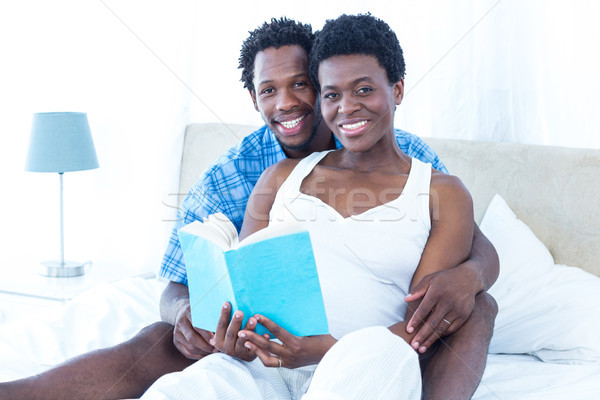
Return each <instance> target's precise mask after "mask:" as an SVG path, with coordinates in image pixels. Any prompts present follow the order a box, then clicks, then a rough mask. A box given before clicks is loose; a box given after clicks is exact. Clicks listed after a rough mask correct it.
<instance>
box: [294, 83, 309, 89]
mask: <svg viewBox="0 0 600 400" xmlns="http://www.w3.org/2000/svg"><path fill="white" fill-rule="evenodd" d="M304 86H306V82H296V83H294V87H295V88H300V87H304Z"/></svg>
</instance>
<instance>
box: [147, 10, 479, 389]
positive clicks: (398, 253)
mask: <svg viewBox="0 0 600 400" xmlns="http://www.w3.org/2000/svg"><path fill="white" fill-rule="evenodd" d="M310 68H311V76H312V78H313V80H314V81H315V84H316V86H317V87H320V96H321V110H322V114H323V118H324V120H325V122H326V123H327V125H328V126H329V128H330V129H331V130H332V131H333V133H334V134H335V136H336V137H337V139H338V140H339V141H340V142H341V143H342V144H343V146H344V147H343V148H342V149H339V150H335V151H327V152H322V153H314V154H312V155H310V156H309V157H307V158H305V159H303V160H293V159H286V160H283V161H281V162H279V163H277V164H275V165H274V166H272V167H271V168H269V169H268V170H266V171H265V172H264V173H263V175H262V176H261V178H260V180H259V182H258V183H257V185H256V187H255V189H254V191H253V194H252V196H251V197H250V200H249V202H248V206H247V209H246V215H245V217H244V224H243V227H242V231H241V234H240V236H241V237H245V236H248V235H249V234H251V233H253V232H256V231H258V230H260V229H263V228H265V227H266V226H267V225H269V224H276V223H285V222H286V221H288V220H294V221H301V222H302V223H303V224H304V226H305V227H306V229H308V230H309V232H310V234H311V239H312V242H313V250H314V253H315V259H316V261H317V268H318V272H319V279H320V282H321V287H322V292H323V299H324V303H325V307H326V311H327V317H328V321H329V326H330V335H322V336H314V337H302V338H301V337H295V336H293V335H291V334H289V333H288V332H286V331H284V330H283V329H281V328H280V327H278V326H277V325H276V323H275V322H274V321H270V320H268V319H267V318H266V317H264V316H260V315H257V316H254V317H253V318H251V319H250V321H249V324H250V326H255V324H256V323H257V322H260V323H262V324H263V325H265V326H266V327H267V328H268V329H269V330H270V331H271V332H272V333H273V334H274V335H275V336H276V337H277V338H278V339H279V341H271V340H269V339H268V338H265V337H262V336H260V335H257V334H255V333H254V332H253V331H252V330H251V329H245V330H241V331H239V333H238V336H239V338H240V339H241V340H238V341H237V343H235V346H245V347H246V349H247V354H246V355H247V357H242V358H244V359H246V360H248V361H250V362H248V361H240V360H238V359H234V358H231V357H229V358H227V357H228V356H226V355H224V354H219V355H211V356H208V357H206V358H204V359H203V360H202V361H200V362H198V363H196V364H194V365H193V366H192V367H190V368H188V369H187V370H186V371H184V372H183V375H184V378H183V379H182V380H179V381H177V382H175V381H172V382H171V383H167V386H169V385H170V386H172V387H175V386H178V387H179V388H181V387H186V385H185V382H192V381H194V382H195V384H196V386H197V387H198V388H200V389H199V392H198V393H199V394H204V395H206V394H207V393H208V392H210V393H213V396H214V397H218V398H221V397H223V396H225V395H224V393H228V394H229V395H231V396H232V397H236V396H235V393H238V394H239V393H244V395H246V396H247V397H251V396H256V397H258V398H260V397H261V396H262V397H265V398H275V397H277V398H290V397H291V398H296V397H299V396H300V395H302V394H303V393H304V392H305V391H306V390H307V388H308V392H307V395H306V398H311V396H314V397H315V398H322V397H323V396H330V397H336V396H337V398H340V397H341V398H350V397H353V398H361V396H364V393H363V392H361V391H360V390H363V391H364V390H365V388H368V393H370V395H369V397H370V398H373V396H374V395H375V393H378V395H377V396H379V398H386V397H387V398H392V397H389V396H393V398H397V397H398V396H399V395H403V396H404V397H406V398H418V397H419V396H420V383H419V382H418V373H416V374H415V373H414V370H415V368H416V369H417V370H418V363H417V361H416V353H415V352H414V351H413V350H412V349H411V348H410V347H409V345H408V344H407V343H404V342H403V341H402V340H401V339H399V338H398V337H401V338H402V339H404V341H406V342H410V337H409V335H408V334H407V333H406V329H405V322H400V323H398V322H397V321H404V320H406V321H408V317H409V316H408V315H406V313H407V307H406V303H405V301H404V297H405V296H406V295H407V294H408V293H410V288H411V286H412V285H414V284H415V283H416V282H419V281H420V280H421V279H422V278H423V277H424V276H425V275H427V274H430V273H433V272H436V271H439V270H440V269H445V268H451V267H453V266H455V265H457V264H459V263H460V262H462V261H463V260H464V259H466V258H467V257H468V255H469V253H470V248H471V243H472V237H473V207H472V201H471V198H470V195H469V193H468V192H467V190H466V189H465V188H464V186H463V185H462V183H461V182H460V181H459V179H458V178H456V177H453V176H449V175H446V174H443V173H440V172H439V171H436V170H432V168H431V166H430V165H429V164H423V163H422V162H420V161H418V160H416V159H411V158H410V157H408V156H407V155H406V154H404V153H403V152H402V151H401V150H400V148H399V147H398V145H397V143H396V140H395V136H394V127H393V118H394V110H395V108H396V106H398V105H400V103H401V102H402V97H403V94H404V82H403V76H404V60H403V57H402V50H401V48H400V45H399V44H398V40H397V38H396V35H395V34H394V33H393V31H391V30H390V28H389V26H387V24H385V23H384V22H383V21H381V20H378V19H376V18H374V17H371V16H370V15H359V16H346V15H344V16H341V17H339V18H338V19H336V20H334V21H328V22H327V23H326V24H325V26H324V27H323V29H322V31H321V32H319V33H318V34H317V39H316V41H315V44H314V47H313V51H312V54H311V65H310ZM426 244H427V248H426V249H425V245H426ZM424 249H425V250H424ZM358 294H360V296H359V295H358ZM236 317H239V314H238V315H236ZM234 319H235V318H234ZM369 327H379V329H378V330H377V331H376V333H375V334H372V332H373V330H369ZM381 327H387V328H389V329H383V328H381ZM363 328H368V329H367V330H364V329H363ZM356 332H367V333H366V334H364V335H363V336H359V335H356ZM218 336H219V335H218V334H217V337H216V338H215V340H216V342H217V343H216V344H215V346H216V347H217V348H222V344H223V343H222V342H223V340H224V339H223V338H222V337H221V338H219V337H218ZM338 340H339V342H338ZM229 343H231V341H229ZM381 343H389V345H390V346H392V347H393V349H394V353H390V354H394V356H393V357H391V358H390V357H388V359H386V358H385V357H384V358H379V359H378V360H377V361H374V359H369V358H368V356H367V355H370V353H376V352H377V351H379V354H380V355H381V354H383V353H385V352H386V351H389V349H391V348H392V347H386V346H387V345H386V346H383V347H381V348H379V350H377V351H375V350H374V349H375V347H376V344H381ZM232 351H233V350H232ZM403 351H404V352H405V353H406V354H408V353H412V356H411V355H410V354H408V355H407V356H406V357H408V358H406V357H405V355H404V353H402V352H403ZM407 352H408V353H407ZM235 353H236V354H240V352H239V351H235ZM348 354H351V356H352V357H354V358H350V359H348V358H347V355H348ZM256 356H257V357H258V359H259V360H260V362H261V363H262V364H263V365H264V366H266V367H285V368H264V367H263V365H260V363H259V362H258V360H254V361H251V360H252V359H253V358H254V357H256ZM399 358H402V360H403V361H402V362H401V360H399ZM382 360H383V361H382ZM405 360H408V361H406V362H405ZM369 363H372V364H374V365H373V367H371V368H369ZM315 364H318V365H319V366H318V368H317V369H316V372H314V369H315V367H314V365H315ZM401 365H404V369H403V367H401ZM305 366H309V367H308V368H299V369H293V368H297V367H305ZM377 367H380V368H377ZM313 372H314V373H315V376H314V379H313V380H312V383H311V377H312V374H313ZM194 373H195V374H196V375H194ZM186 374H187V376H188V378H189V379H186V378H185V375H186ZM390 374H391V375H390ZM407 376H411V377H416V378H414V379H413V378H411V379H412V380H411V379H409V380H405V381H403V383H402V384H395V382H397V381H396V380H398V379H399V380H402V379H404V378H406V377H407ZM225 377H227V378H225ZM219 379H221V380H225V381H226V382H223V384H224V385H225V386H226V387H224V386H221V383H219V382H217V381H219ZM415 379H417V381H415ZM162 381H163V382H164V381H165V380H164V379H162ZM159 382H160V381H159ZM390 382H391V383H390ZM244 385H245V386H244ZM249 385H250V386H249ZM157 386H160V385H157ZM309 386H310V387H309ZM242 387H245V388H246V389H243V390H244V391H245V392H239V390H241V389H240V388H242ZM390 387H391V388H392V389H390ZM188 388H189V387H188ZM282 388H283V389H282ZM280 389H281V391H280ZM286 390H287V393H288V394H291V395H289V396H288V397H286V395H285V393H286ZM389 390H392V391H389ZM159 391H160V389H159ZM178 392H180V393H182V391H181V390H178ZM250 392H252V395H250V394H249V393H250ZM152 393H153V389H152V388H151V390H150V393H149V394H148V397H145V398H154V397H152ZM154 393H156V391H154ZM360 393H363V394H360ZM189 394H190V395H192V394H191V393H189ZM377 396H376V397H377ZM157 397H160V396H157ZM177 398H183V397H177ZM227 398H229V397H227Z"/></svg>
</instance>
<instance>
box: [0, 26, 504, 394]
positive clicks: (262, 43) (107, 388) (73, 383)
mask: <svg viewBox="0 0 600 400" xmlns="http://www.w3.org/2000/svg"><path fill="white" fill-rule="evenodd" d="M312 41H313V35H312V30H311V27H310V26H309V25H302V24H299V23H296V22H294V21H291V20H288V19H281V20H275V19H273V20H272V21H271V22H270V23H265V24H264V25H263V26H261V27H260V28H258V29H256V30H255V31H253V32H251V33H250V37H249V38H248V39H247V40H246V41H245V42H244V45H243V48H242V52H241V57H240V68H242V81H243V83H244V87H245V88H247V89H248V90H249V93H250V96H251V99H252V101H253V103H254V107H255V109H256V110H257V111H258V112H260V113H261V116H262V117H263V120H264V121H265V124H266V125H265V126H263V127H262V128H260V129H259V130H257V131H256V132H254V133H252V134H251V135H249V136H248V137H246V138H245V139H244V140H243V141H242V142H241V143H240V144H239V145H238V146H236V147H234V148H233V149H231V150H230V151H228V152H227V153H226V154H225V157H221V158H220V161H218V162H217V163H216V164H214V165H213V166H212V167H211V168H209V169H208V170H207V172H206V173H205V175H204V176H203V177H202V178H200V180H199V181H198V182H197V183H196V185H195V186H194V187H193V188H192V190H191V191H190V194H189V195H188V197H187V198H186V200H185V201H184V203H183V205H182V209H181V211H180V214H181V217H182V221H181V224H186V223H189V222H191V221H192V220H195V219H201V218H203V217H205V216H207V215H209V214H211V213H215V212H223V213H225V214H226V215H227V216H228V218H229V219H230V220H232V221H233V222H234V224H235V225H236V227H237V228H238V230H239V229H240V227H241V223H242V219H243V215H244V212H245V208H246V203H247V201H248V197H249V195H250V192H251V191H252V188H253V187H254V185H255V184H256V181H257V180H258V177H259V176H260V174H261V173H262V171H264V169H266V168H267V167H268V166H270V165H272V164H274V163H275V162H277V161H279V160H281V159H283V158H285V157H290V158H302V157H304V156H306V155H308V154H310V153H312V152H313V151H321V150H325V149H329V148H333V147H336V146H338V145H339V144H338V143H337V142H336V141H335V139H334V137H333V135H332V134H331V132H330V131H329V129H327V127H326V125H325V124H324V123H322V121H321V118H320V114H319V105H318V101H317V93H316V91H315V89H314V87H313V86H312V83H311V81H310V79H309V75H308V54H309V53H310V49H311V46H312ZM397 140H398V143H399V145H400V147H401V148H402V149H403V151H405V152H406V153H407V154H408V155H409V156H413V157H416V158H420V159H423V160H426V161H429V162H432V164H433V165H434V167H435V168H437V169H440V170H442V171H445V167H444V166H443V164H441V163H440V162H439V160H438V159H437V156H436V155H435V153H433V151H432V150H431V149H429V148H428V147H427V145H426V144H424V143H423V142H422V141H421V140H420V139H418V138H417V137H415V136H413V135H410V134H408V133H406V132H402V131H398V132H397ZM475 232H476V233H475V235H474V239H473V240H474V243H473V250H472V253H471V257H470V259H469V260H467V261H466V262H464V263H462V264H460V265H459V266H457V267H455V268H453V269H451V270H449V271H444V272H440V273H436V274H433V275H431V276H427V277H425V278H424V279H423V281H422V282H420V283H419V284H418V285H417V286H416V287H415V290H414V293H412V294H411V295H410V296H408V298H407V300H408V301H417V300H421V303H420V306H419V308H417V310H416V311H415V313H414V315H413V317H412V318H411V321H409V323H408V328H407V330H408V331H409V332H413V330H418V332H417V333H416V335H415V337H414V340H413V342H412V346H413V348H415V349H416V350H418V351H419V352H420V353H425V352H426V350H427V349H428V348H429V347H430V346H431V345H432V344H433V342H435V341H436V340H437V338H438V337H440V336H445V337H444V339H443V342H442V344H441V345H440V346H438V349H437V351H436V352H435V354H433V355H432V356H431V357H429V358H428V360H427V363H426V364H424V376H423V379H424V396H425V398H444V399H450V398H457V399H458V398H469V397H470V396H471V395H472V393H473V392H474V390H475V389H476V387H477V384H478V382H479V380H480V378H481V374H482V372H483V368H484V366H485V359H486V354H487V346H488V344H489V340H490V338H491V334H492V328H493V320H494V317H495V312H496V309H495V303H494V301H493V299H491V297H490V296H489V295H487V294H486V293H485V292H484V291H485V290H486V289H487V288H489V287H490V286H491V285H492V283H493V282H494V281H495V279H496V277H497V274H498V261H497V256H496V254H495V251H494V249H493V247H492V246H491V244H490V243H489V242H488V241H487V239H485V237H484V236H483V235H482V234H481V232H480V231H479V230H478V229H477V228H476V229H475ZM161 276H163V277H165V278H167V279H169V280H170V281H171V282H170V283H169V284H168V286H167V288H166V289H165V291H164V293H163V295H162V298H161V304H160V310H161V316H162V319H163V321H165V322H166V323H157V324H154V325H151V326H149V327H147V328H145V329H143V330H142V331H141V332H140V333H139V334H138V335H136V336H135V337H134V338H133V339H131V340H130V341H128V342H125V343H123V344H120V345H117V346H115V347H112V348H108V349H103V350H98V351H96V352H92V353H88V354H86V355H83V356H81V357H78V358H75V359H73V360H69V361H67V362H66V363H65V364H63V365H61V366H59V367H57V368H55V369H53V370H50V371H48V372H46V373H44V374H41V375H39V376H36V377H31V378H27V379H25V380H21V381H16V382H13V383H10V384H8V385H5V386H0V395H2V396H3V395H4V393H6V394H7V396H8V397H9V398H12V399H18V398H27V399H35V398H44V399H52V398H98V397H102V398H123V397H137V396H139V395H141V393H143V392H144V391H145V390H146V388H147V387H148V386H149V385H150V384H151V383H152V382H153V381H154V380H156V379H157V378H158V377H160V376H162V375H164V374H166V373H168V372H173V371H179V370H181V369H183V368H185V367H186V366H188V365H190V364H191V363H193V361H194V360H197V359H200V358H202V357H204V356H205V355H208V354H211V353H213V352H218V351H220V350H224V348H223V346H222V344H223V338H224V337H226V336H227V335H229V333H230V332H229V331H227V329H228V328H227V327H220V328H219V329H218V330H217V332H216V334H213V333H212V332H207V331H204V330H199V329H196V328H194V327H193V326H192V324H191V314H190V303H189V296H188V289H187V275H186V271H185V265H184V263H183V259H182V254H181V248H180V246H179V241H178V237H177V235H176V231H175V230H174V233H173V235H172V237H171V239H170V241H169V246H168V248H167V251H166V253H165V258H164V260H163V265H162V267H161ZM225 313H227V312H225ZM234 321H235V319H234ZM239 328H240V327H239V326H234V327H233V331H235V330H236V329H239ZM225 331H227V332H226V333H225ZM474 338H475V339H474ZM173 344H174V346H173ZM215 345H216V347H215ZM219 349H220V350H219ZM229 352H231V353H233V354H235V355H238V356H239V355H240V354H239V351H238V350H237V349H234V350H231V351H229ZM229 352H228V353H229ZM457 354H460V357H458V356H457ZM9 390H14V391H12V392H9Z"/></svg>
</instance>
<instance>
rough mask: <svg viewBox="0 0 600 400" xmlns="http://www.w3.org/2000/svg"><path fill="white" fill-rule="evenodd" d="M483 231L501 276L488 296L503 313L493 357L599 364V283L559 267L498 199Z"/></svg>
mask: <svg viewBox="0 0 600 400" xmlns="http://www.w3.org/2000/svg"><path fill="white" fill-rule="evenodd" d="M481 231H482V232H483V233H484V234H485V235H486V236H487V237H488V239H490V241H491V242H492V244H493V245H494V247H495V248H496V251H497V252H498V257H499V258H500V275H499V277H498V280H497V282H496V283H495V284H494V286H493V287H492V288H491V289H490V291H489V292H490V294H491V295H492V296H494V298H495V299H496V301H497V302H498V307H499V311H498V316H497V318H496V325H495V328H494V335H493V337H492V341H491V343H490V350H489V352H490V353H529V354H533V355H535V356H537V357H539V358H541V359H542V360H544V361H549V362H560V363H590V362H592V363H600V340H599V336H598V332H600V279H599V278H598V277H596V276H594V275H592V274H589V273H587V272H585V271H583V270H581V269H579V268H573V267H566V266H563V265H555V264H554V260H553V259H552V256H551V255H550V252H549V251H548V250H547V249H546V247H545V246H544V244H543V243H542V242H541V241H540V240H539V239H538V238H537V237H536V236H535V234H534V233H533V232H532V231H531V229H529V227H528V226H527V225H526V224H525V223H523V221H521V220H519V219H518V218H517V217H516V215H515V214H514V213H513V211H512V210H511V209H510V207H509V206H508V205H507V204H506V202H505V201H504V199H502V197H500V196H499V195H496V196H495V197H494V198H493V199H492V201H491V203H490V205H489V206H488V209H487V211H486V213H485V216H484V218H483V220H482V222H481Z"/></svg>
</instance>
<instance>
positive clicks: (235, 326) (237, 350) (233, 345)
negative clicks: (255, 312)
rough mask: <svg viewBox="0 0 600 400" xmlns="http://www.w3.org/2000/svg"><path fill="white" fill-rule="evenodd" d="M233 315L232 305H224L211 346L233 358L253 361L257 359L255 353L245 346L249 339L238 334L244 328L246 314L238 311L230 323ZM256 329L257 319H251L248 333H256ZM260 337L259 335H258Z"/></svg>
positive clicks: (248, 324) (248, 323)
mask: <svg viewBox="0 0 600 400" xmlns="http://www.w3.org/2000/svg"><path fill="white" fill-rule="evenodd" d="M230 315H231V305H230V304H229V303H228V302H225V304H223V308H222V309H221V316H220V317H219V322H218V323H217V331H216V332H215V335H214V337H213V338H212V339H211V340H210V344H211V345H213V346H214V347H215V349H217V350H218V351H220V352H222V353H225V354H228V355H230V356H232V357H236V358H239V359H242V360H245V361H252V360H254V359H255V358H256V354H255V353H254V351H252V350H251V349H249V348H248V347H246V346H244V344H245V343H246V341H247V339H245V338H243V337H239V336H238V332H239V331H240V328H241V326H242V321H243V320H244V313H243V312H242V311H239V310H238V311H236V312H235V313H234V314H233V318H231V322H229V318H230V317H229V316H230ZM255 328H256V319H255V318H254V317H251V318H250V319H249V320H248V322H247V324H246V328H245V329H246V330H245V331H246V332H252V333H254V332H253V331H254V329H255ZM257 336H258V335H257Z"/></svg>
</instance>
